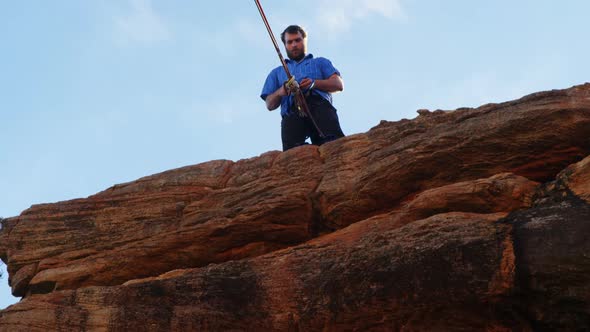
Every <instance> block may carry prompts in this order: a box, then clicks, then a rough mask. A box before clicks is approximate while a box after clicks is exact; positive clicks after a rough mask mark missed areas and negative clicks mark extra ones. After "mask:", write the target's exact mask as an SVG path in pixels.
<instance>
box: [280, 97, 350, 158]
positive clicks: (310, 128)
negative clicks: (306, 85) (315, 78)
mask: <svg viewBox="0 0 590 332" xmlns="http://www.w3.org/2000/svg"><path fill="white" fill-rule="evenodd" d="M306 100H307V106H308V107H309V111H310V112H311V115H312V116H313V119H314V120H315V122H316V124H317V125H318V127H319V128H320V130H321V131H322V133H323V134H324V137H320V135H319V133H318V131H317V130H316V128H315V126H314V125H313V123H312V122H311V119H310V118H309V117H302V116H300V115H299V114H298V112H297V111H294V112H291V114H289V115H286V116H283V120H282V121H281V138H282V140H283V151H287V150H289V149H291V148H294V147H296V146H300V145H304V144H307V143H306V142H305V140H306V139H307V138H308V137H309V138H311V143H312V144H314V145H322V144H324V143H326V142H330V141H333V140H335V139H337V138H340V137H344V133H343V132H342V129H340V122H339V121H338V114H336V108H334V106H332V104H330V102H329V101H327V100H326V99H324V98H323V97H322V96H319V95H316V94H311V95H310V96H309V97H307V99H306ZM294 107H296V106H294V105H293V106H291V109H293V108H294Z"/></svg>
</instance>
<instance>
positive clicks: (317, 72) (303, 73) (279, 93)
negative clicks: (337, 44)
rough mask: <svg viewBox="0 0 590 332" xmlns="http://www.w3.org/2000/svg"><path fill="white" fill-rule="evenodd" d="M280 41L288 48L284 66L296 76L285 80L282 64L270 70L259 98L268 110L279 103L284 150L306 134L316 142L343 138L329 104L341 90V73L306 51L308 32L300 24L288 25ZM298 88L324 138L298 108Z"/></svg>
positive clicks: (296, 144) (332, 107)
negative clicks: (296, 99) (334, 93)
mask: <svg viewBox="0 0 590 332" xmlns="http://www.w3.org/2000/svg"><path fill="white" fill-rule="evenodd" d="M281 40H282V41H283V44H284V45H285V50H286V51H287V56H288V59H287V60H285V61H286V63H287V67H288V68H289V71H290V72H291V75H293V77H294V78H295V79H294V80H292V81H289V82H287V74H286V73H285V70H284V68H283V67H282V66H279V67H277V68H275V69H273V70H272V71H271V72H270V74H268V77H267V78H266V81H265V82H264V87H263V88H262V93H261V94H260V97H261V98H262V99H263V100H265V101H266V108H268V110H269V111H272V110H275V109H277V108H278V107H279V106H281V117H282V121H281V138H282V141H283V151H287V150H289V149H291V148H294V147H296V146H300V145H303V144H307V143H306V142H305V140H306V139H307V138H308V137H309V138H311V143H312V144H315V145H322V144H323V143H326V142H329V141H333V140H335V139H337V138H340V137H343V136H344V134H343V133H342V129H340V123H339V121H338V115H337V114H336V109H335V108H334V106H332V93H333V92H339V91H342V89H343V83H342V78H340V72H339V71H338V70H337V69H336V68H334V66H333V65H332V62H330V60H328V59H326V58H321V57H318V58H314V57H313V55H312V54H307V33H306V32H305V30H303V28H301V27H300V26H298V25H291V26H288V27H287V28H286V29H285V31H283V33H282V34H281ZM299 89H300V90H301V92H303V93H304V95H305V96H306V100H307V105H308V107H309V110H310V113H311V115H312V117H313V119H314V120H315V122H316V124H317V125H318V127H319V128H320V130H321V131H322V133H323V134H324V137H321V136H320V135H319V133H318V131H317V129H316V128H315V126H314V125H313V123H312V122H311V120H310V119H309V117H307V116H304V115H302V114H300V112H299V111H298V110H297V106H296V105H295V97H294V96H295V93H297V92H298V90H299Z"/></svg>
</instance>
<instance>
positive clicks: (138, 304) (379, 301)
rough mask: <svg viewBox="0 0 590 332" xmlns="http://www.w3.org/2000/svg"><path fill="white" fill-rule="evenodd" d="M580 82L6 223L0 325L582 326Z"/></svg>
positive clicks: (163, 179) (173, 177)
mask: <svg viewBox="0 0 590 332" xmlns="http://www.w3.org/2000/svg"><path fill="white" fill-rule="evenodd" d="M589 132H590V84H586V85H581V86H577V87H573V88H571V89H566V90H554V91H549V92H541V93H537V94H533V95H530V96H526V97H524V98H522V99H519V100H515V101H511V102H507V103H502V104H489V105H484V106H482V107H480V108H476V109H459V110H456V111H452V112H444V111H435V112H429V111H425V110H422V111H421V112H420V116H419V117H417V118H416V119H414V120H402V121H398V122H382V123H381V124H380V125H378V126H377V127H375V128H373V129H371V130H370V131H369V132H367V133H363V134H357V135H352V136H349V137H346V138H343V139H340V140H338V141H335V142H332V143H329V144H326V145H324V146H322V147H319V148H318V147H314V146H306V147H300V148H297V149H293V150H290V151H288V152H285V153H280V152H268V153H265V154H263V155H261V156H259V157H255V158H251V159H247V160H240V161H238V162H232V161H225V160H218V161H211V162H208V163H203V164H199V165H195V166H188V167H183V168H179V169H176V170H171V171H167V172H164V173H160V174H155V175H152V176H148V177H145V178H142V179H139V180H137V181H133V182H130V183H126V184H121V185H116V186H114V187H112V188H109V189H107V190H105V191H103V192H101V193H98V194H96V195H93V196H90V197H88V198H85V199H76V200H72V201H66V202H59V203H53V204H43V205H36V206H33V207H31V208H30V209H28V210H26V211H24V212H23V213H22V214H21V215H20V216H18V217H13V218H9V219H7V220H5V221H4V223H3V227H2V229H1V230H0V257H1V258H2V260H3V261H5V262H6V263H7V265H8V269H9V273H10V283H11V286H12V289H13V293H14V294H15V295H17V296H25V298H24V299H23V300H22V301H21V302H20V303H18V304H16V305H13V306H11V307H9V308H8V309H6V310H4V311H0V331H31V330H39V331H40V330H71V331H76V330H97V331H100V330H103V331H123V330H153V331H159V330H179V331H193V330H211V331H218V330H252V331H253V330H276V331H314V330H318V331H319V330H322V331H341V330H351V331H352V330H358V331H361V330H362V331H365V330H375V331H391V330H393V331H474V330H487V331H543V330H547V331H550V330H560V329H561V330H575V329H576V328H578V329H580V328H581V329H582V330H584V329H590V319H589V317H590V291H589V289H590V286H589V285H590V278H589V277H587V276H589V275H590V274H589V273H588V272H590V271H588V270H589V269H590V268H589V267H590V262H589V261H588V252H590V250H589V249H590V248H588V245H587V243H586V242H587V241H586V242H585V239H587V238H588V236H589V235H590V234H589V232H590V228H589V224H588V223H589V222H590V208H589V201H590V189H589V188H590V175H589V174H590V166H589V165H590V157H588V158H586V159H584V158H585V157H587V156H588V155H590V139H588V135H587V134H588V133H589Z"/></svg>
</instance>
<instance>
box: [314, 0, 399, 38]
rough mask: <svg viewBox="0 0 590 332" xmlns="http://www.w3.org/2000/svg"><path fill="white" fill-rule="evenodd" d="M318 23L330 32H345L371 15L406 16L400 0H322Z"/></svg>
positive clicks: (393, 18) (391, 18)
mask: <svg viewBox="0 0 590 332" xmlns="http://www.w3.org/2000/svg"><path fill="white" fill-rule="evenodd" d="M319 8H320V10H319V12H320V14H318V17H317V19H318V25H319V26H322V27H323V28H324V29H327V30H328V31H330V32H345V31H348V30H350V29H351V27H352V25H353V24H354V23H356V22H358V21H362V20H365V19H368V18H370V17H371V16H373V15H378V16H382V17H384V18H386V19H389V20H398V21H403V20H405V19H406V18H407V16H406V13H405V12H404V10H403V8H402V5H401V0H361V1H358V0H341V1H334V0H322V1H321V2H320V4H319Z"/></svg>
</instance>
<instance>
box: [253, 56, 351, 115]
mask: <svg viewBox="0 0 590 332" xmlns="http://www.w3.org/2000/svg"><path fill="white" fill-rule="evenodd" d="M285 62H286V63H287V67H288V68H289V71H290V72H291V75H293V76H295V79H296V80H297V82H301V80H303V79H304V78H311V79H314V80H325V79H327V78H329V77H330V76H332V75H334V74H337V75H338V76H340V72H339V71H338V69H336V68H334V66H333V65H332V62H330V60H328V59H326V58H322V57H319V58H314V57H313V55H312V54H308V55H306V56H305V57H304V58H303V60H301V61H300V62H296V61H293V60H291V59H287V60H285ZM286 80H287V73H285V69H284V68H283V66H279V67H277V68H275V69H273V70H272V71H271V72H270V73H269V74H268V76H267V77H266V81H265V82H264V87H262V92H261V93H260V98H262V99H264V100H266V96H268V95H270V94H271V93H273V92H275V91H276V90H277V89H278V88H279V87H281V86H282V85H283V83H284V82H285V81H286ZM314 91H315V92H317V93H319V94H320V95H321V96H322V97H324V98H326V100H328V101H329V102H330V103H331V102H332V94H331V93H329V92H325V91H321V90H318V89H314ZM292 99H293V96H285V97H283V98H282V100H281V115H282V116H285V115H287V114H289V105H292Z"/></svg>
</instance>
